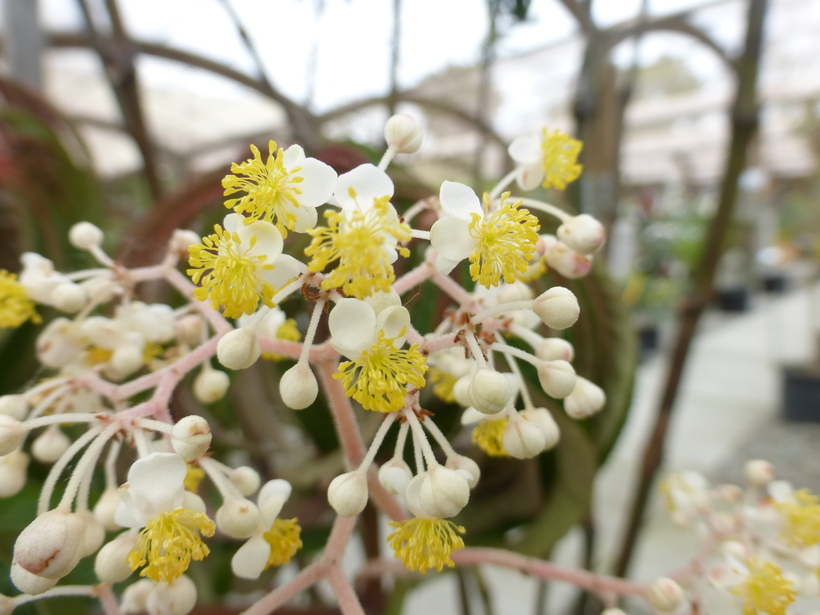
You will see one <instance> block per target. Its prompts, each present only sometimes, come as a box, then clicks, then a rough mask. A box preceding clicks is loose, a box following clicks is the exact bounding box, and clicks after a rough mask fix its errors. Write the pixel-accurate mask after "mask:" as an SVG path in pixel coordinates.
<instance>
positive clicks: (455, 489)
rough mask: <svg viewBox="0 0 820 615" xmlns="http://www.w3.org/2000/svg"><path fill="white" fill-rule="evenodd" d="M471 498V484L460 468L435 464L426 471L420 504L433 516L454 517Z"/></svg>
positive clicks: (421, 487)
mask: <svg viewBox="0 0 820 615" xmlns="http://www.w3.org/2000/svg"><path fill="white" fill-rule="evenodd" d="M469 500H470V484H469V483H468V482H467V479H466V478H465V477H464V476H463V475H462V474H461V472H459V471H458V470H450V469H449V468H445V467H444V466H441V465H435V466H433V467H431V468H430V469H429V470H427V472H425V473H424V479H423V480H422V481H421V485H420V487H419V504H420V505H421V508H422V509H423V510H424V511H425V512H426V513H427V514H428V515H430V516H431V517H435V518H437V519H442V518H446V517H454V516H456V515H457V514H458V513H460V512H461V510H462V509H463V508H464V507H465V506H467V502H468V501H469Z"/></svg>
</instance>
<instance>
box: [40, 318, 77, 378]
mask: <svg viewBox="0 0 820 615" xmlns="http://www.w3.org/2000/svg"><path fill="white" fill-rule="evenodd" d="M82 350H83V343H82V342H81V340H80V334H79V327H77V325H76V324H75V323H73V322H72V321H70V320H68V319H67V318H55V319H54V320H52V321H51V322H50V323H48V325H46V328H45V329H43V331H42V332H41V333H40V335H39V336H37V360H38V361H40V363H42V364H43V365H45V366H46V367H52V368H59V367H63V366H65V365H67V364H68V363H71V362H72V361H74V360H75V359H76V358H77V357H78V356H79V354H80V352H81V351H82Z"/></svg>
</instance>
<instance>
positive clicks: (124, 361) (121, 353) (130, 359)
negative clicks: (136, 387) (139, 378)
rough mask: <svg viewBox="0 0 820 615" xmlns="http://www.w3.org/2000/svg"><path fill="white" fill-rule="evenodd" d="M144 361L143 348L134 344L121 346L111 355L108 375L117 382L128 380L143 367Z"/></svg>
mask: <svg viewBox="0 0 820 615" xmlns="http://www.w3.org/2000/svg"><path fill="white" fill-rule="evenodd" d="M143 359H144V355H143V352H142V347H141V346H135V345H133V344H126V345H124V346H120V347H118V348H117V349H116V350H114V352H113V354H112V355H111V361H110V363H109V366H110V367H109V369H108V370H107V373H108V375H110V376H111V377H112V378H113V379H115V380H121V379H123V378H127V377H128V376H130V375H131V374H133V373H134V372H136V371H138V370H139V369H140V368H141V367H142V365H143Z"/></svg>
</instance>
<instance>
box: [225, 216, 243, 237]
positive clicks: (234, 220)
mask: <svg viewBox="0 0 820 615" xmlns="http://www.w3.org/2000/svg"><path fill="white" fill-rule="evenodd" d="M243 226H245V216H240V215H239V214H228V215H227V216H225V219H224V220H223V221H222V228H224V229H225V230H226V231H228V232H229V233H235V232H236V231H238V230H239V229H241V228H242V227H243Z"/></svg>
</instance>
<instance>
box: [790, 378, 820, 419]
mask: <svg viewBox="0 0 820 615" xmlns="http://www.w3.org/2000/svg"><path fill="white" fill-rule="evenodd" d="M782 373H783V416H784V417H785V418H786V419H788V420H790V421H801V422H812V423H820V365H811V366H789V367H784V368H783V372H782Z"/></svg>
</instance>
